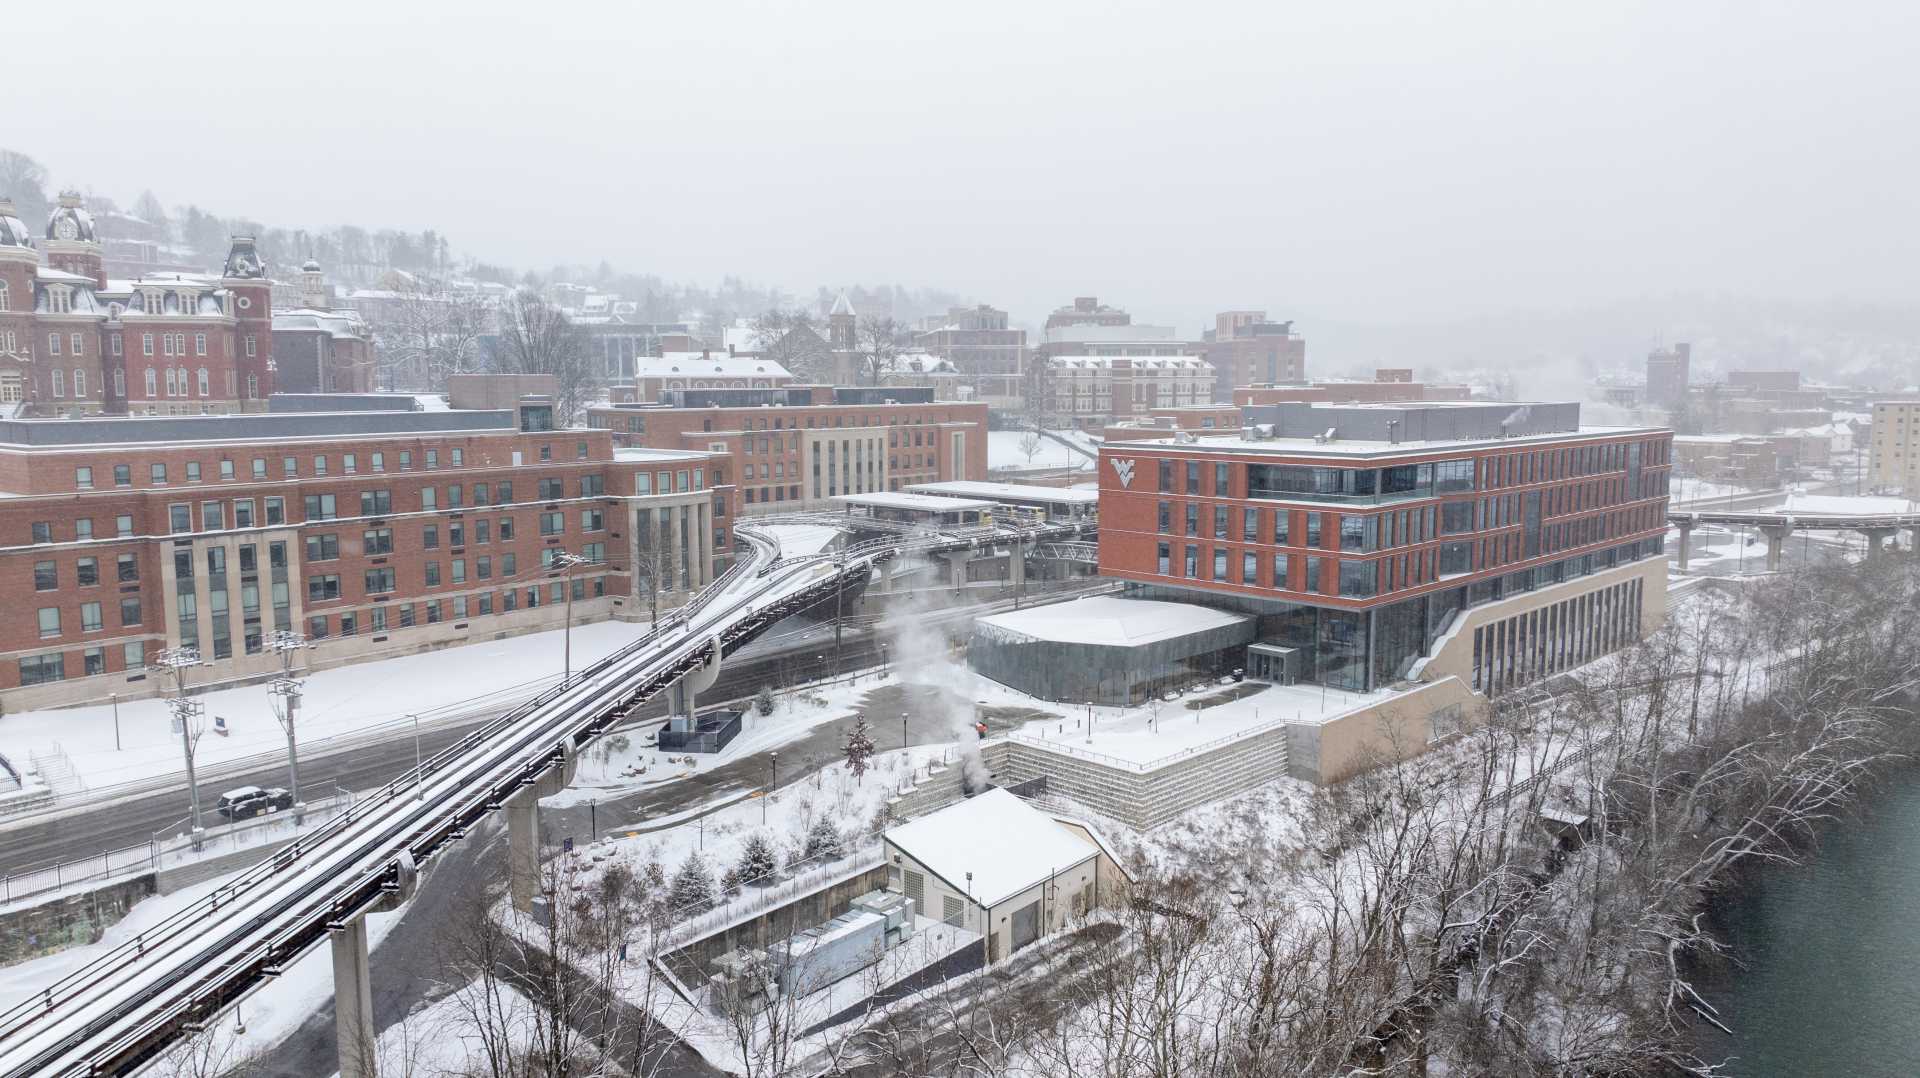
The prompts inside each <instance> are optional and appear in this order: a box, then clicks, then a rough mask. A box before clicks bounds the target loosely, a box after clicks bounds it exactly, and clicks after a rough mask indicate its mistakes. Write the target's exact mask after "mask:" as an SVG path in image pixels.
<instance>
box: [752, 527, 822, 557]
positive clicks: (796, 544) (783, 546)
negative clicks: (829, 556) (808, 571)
mask: <svg viewBox="0 0 1920 1078" xmlns="http://www.w3.org/2000/svg"><path fill="white" fill-rule="evenodd" d="M759 530H760V531H763V532H766V533H768V534H769V535H771V536H772V537H773V539H774V541H775V542H777V543H779V544H780V556H781V557H783V558H797V557H800V556H802V555H805V554H818V553H819V552H820V551H822V550H825V549H827V547H828V546H830V545H831V544H832V543H833V541H834V540H835V539H838V538H839V537H840V536H841V534H842V532H841V531H840V529H839V528H835V527H832V526H830V525H826V524H775V525H772V526H770V527H762V528H760V529H759Z"/></svg>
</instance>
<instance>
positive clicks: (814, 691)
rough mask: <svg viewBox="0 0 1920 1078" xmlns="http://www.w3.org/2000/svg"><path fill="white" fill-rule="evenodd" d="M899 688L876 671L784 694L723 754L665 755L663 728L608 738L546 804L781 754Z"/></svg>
mask: <svg viewBox="0 0 1920 1078" xmlns="http://www.w3.org/2000/svg"><path fill="white" fill-rule="evenodd" d="M897 683H898V682H897V680H896V679H895V678H894V677H892V676H883V675H881V674H880V673H879V672H877V671H875V672H872V673H868V674H856V675H854V676H853V677H851V678H848V679H846V680H842V681H835V682H833V683H831V684H823V685H815V686H810V687H804V688H801V689H798V690H796V691H793V692H789V693H783V694H781V695H779V696H776V697H775V698H774V704H773V714H771V715H761V714H760V713H759V711H758V710H757V709H755V708H748V709H747V713H746V715H745V716H743V717H742V719H741V723H740V734H739V736H738V737H735V738H734V739H733V742H732V743H731V744H729V745H728V746H727V747H726V749H725V750H724V751H722V752H718V753H698V752H695V753H666V752H662V751H660V750H659V749H656V748H654V747H653V746H652V744H651V741H652V736H653V735H654V733H655V731H656V730H657V729H658V727H657V726H655V727H646V728H643V730H641V731H638V732H635V733H628V734H619V735H615V736H613V737H609V738H604V739H602V740H601V741H600V742H599V743H598V744H597V745H595V746H594V747H593V748H591V749H589V750H588V751H587V753H586V755H585V756H584V757H582V758H581V760H580V764H579V769H578V770H577V771H576V772H575V774H574V780H573V785H571V786H569V787H568V788H567V789H565V790H563V791H561V792H560V793H559V794H557V795H555V796H553V797H550V798H546V799H545V800H544V801H543V803H544V804H548V805H583V804H585V803H586V802H587V801H588V800H590V799H605V798H608V797H615V796H618V795H620V794H622V793H626V792H630V791H633V790H637V789H640V788H642V787H646V786H654V785H658V784H660V783H663V782H672V781H674V780H675V779H680V778H685V777H687V776H690V775H694V774H697V773H699V772H702V771H711V770H713V769H714V768H716V767H719V766H721V765H723V764H729V763H732V762H733V761H735V760H738V759H740V758H742V757H745V756H752V755H755V754H758V753H762V752H766V751H768V750H769V749H777V748H779V747H780V746H782V745H784V744H787V743H788V742H790V741H795V740H798V739H800V738H802V737H805V736H806V735H807V733H808V732H809V731H811V730H812V729H813V728H814V727H816V726H819V725H820V724H822V723H828V722H833V721H836V720H839V721H850V720H851V718H852V716H853V714H854V713H855V711H856V710H858V707H859V704H860V701H861V699H862V698H864V697H865V696H866V695H867V693H869V692H872V691H873V690H874V689H877V688H880V687H882V686H884V685H892V684H897ZM664 722H665V720H664V719H663V720H661V723H662V724H664Z"/></svg>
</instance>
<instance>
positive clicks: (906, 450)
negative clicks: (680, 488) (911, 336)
mask: <svg viewBox="0 0 1920 1078" xmlns="http://www.w3.org/2000/svg"><path fill="white" fill-rule="evenodd" d="M663 397H664V398H665V399H663V400H661V401H659V402H657V403H653V404H607V405H596V406H594V407H591V408H588V409H587V425H588V426H589V427H593V428H597V429H601V430H608V431H611V432H612V435H613V444H614V445H616V446H635V447H648V448H654V449H665V450H684V451H693V452H702V453H710V454H713V455H715V456H718V457H723V458H724V459H725V460H726V461H727V462H728V471H727V474H728V475H730V476H733V477H736V478H735V479H734V480H733V481H734V482H735V483H736V485H738V487H739V488H740V491H741V495H742V499H741V510H742V511H743V512H746V513H756V512H792V511H799V510H803V509H813V508H820V507H823V506H825V505H826V504H827V499H829V498H831V497H833V496H834V495H836V494H863V493H870V492H873V491H882V490H900V489H901V488H903V487H905V486H908V485H911V484H914V483H933V482H940V481H944V480H955V479H985V478H986V475H987V405H986V404H985V403H983V402H978V401H970V402H962V401H936V400H934V399H933V391H932V390H930V389H924V388H914V387H905V386H901V387H892V386H880V387H867V386H859V387H844V386H843V387H840V388H834V387H830V386H789V387H787V388H785V389H765V390H757V389H748V390H740V389H708V390H691V389H689V390H667V391H665V392H664V394H663Z"/></svg>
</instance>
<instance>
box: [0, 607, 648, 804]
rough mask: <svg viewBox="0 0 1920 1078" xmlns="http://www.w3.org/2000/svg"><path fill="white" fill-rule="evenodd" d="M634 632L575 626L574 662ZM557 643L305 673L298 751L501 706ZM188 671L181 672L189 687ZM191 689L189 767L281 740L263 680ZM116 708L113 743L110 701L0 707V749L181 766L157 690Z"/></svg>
mask: <svg viewBox="0 0 1920 1078" xmlns="http://www.w3.org/2000/svg"><path fill="white" fill-rule="evenodd" d="M646 631H647V630H646V626H645V625H639V624H630V623H626V622H617V621H602V622H595V623H592V624H587V625H577V626H575V627H574V630H573V664H574V668H575V669H579V668H581V667H584V666H587V665H589V664H591V663H593V662H595V661H597V660H599V659H601V658H604V657H606V656H607V655H610V654H612V653H613V652H614V651H617V650H618V649H619V648H621V647H622V646H624V645H626V644H628V643H631V642H632V641H633V640H634V639H636V638H637V637H639V636H642V635H644V634H645V633H646ZM563 651H564V634H563V633H562V632H560V631H558V630H555V631H552V632H543V633H528V634H526V635H523V636H515V637H510V638H508V639H506V640H487V641H478V642H475V643H472V644H468V645H465V646H463V647H457V648H447V649H444V650H441V651H434V652H427V653H425V654H420V655H404V656H398V657H395V658H392V659H382V660H379V661H376V662H368V663H360V664H358V665H354V666H344V667H336V668H334V669H331V670H322V671H320V672H318V673H314V674H310V675H307V676H306V678H305V682H306V686H305V689H304V691H303V696H302V701H301V706H300V713H299V733H300V745H301V751H302V752H303V753H306V752H314V751H319V750H320V743H321V742H322V741H324V740H326V739H329V738H338V737H343V736H347V735H365V734H369V733H373V732H375V731H394V730H398V729H400V728H402V727H409V726H411V725H412V721H413V720H412V718H411V717H410V716H412V715H414V714H417V715H419V716H420V721H421V722H422V723H427V722H431V721H433V720H435V719H441V718H448V717H453V716H459V715H465V714H470V713H474V712H483V711H496V712H497V711H504V710H507V709H508V708H510V707H512V706H513V705H515V704H517V703H519V702H520V701H522V700H524V699H526V698H527V697H530V696H532V695H533V694H535V693H537V692H538V691H539V690H541V689H543V688H545V687H546V686H548V685H550V684H552V683H553V682H555V681H557V680H558V679H559V674H560V667H561V663H562V657H563ZM192 682H193V677H192V675H191V674H189V675H188V684H189V686H191V684H192ZM197 698H198V699H199V700H200V701H201V702H202V703H203V704H204V705H205V706H206V716H207V718H206V721H207V725H208V727H209V729H208V731H207V733H206V734H205V735H204V736H202V737H201V739H200V743H199V747H198V748H197V750H196V752H195V756H194V761H195V764H196V766H205V765H207V764H210V763H219V762H222V761H226V760H235V759H240V758H242V757H247V756H253V755H256V754H259V753H274V752H282V753H283V752H284V751H285V749H286V744H287V739H286V734H285V733H283V732H282V730H281V728H280V723H279V722H278V721H277V720H276V719H275V718H274V715H273V703H274V698H273V697H272V696H271V695H269V694H268V692H267V686H266V685H265V684H264V683H262V684H256V685H245V686H240V687H237V688H231V689H217V690H214V691H212V692H208V693H205V694H202V695H200V696H198V697H197ZM119 715H120V719H119V729H120V739H121V744H122V746H123V747H122V748H121V749H119V750H116V749H115V748H114V708H113V707H112V706H111V705H107V704H100V705H92V706H87V707H74V708H59V709H48V710H43V711H23V712H19V713H17V714H12V715H6V716H3V717H0V754H5V755H6V756H7V757H8V759H11V760H14V761H16V762H17V764H22V765H24V764H25V763H26V762H27V761H28V760H29V758H30V754H31V753H32V752H33V751H35V750H38V751H41V752H46V751H48V750H50V749H52V748H53V747H55V746H58V747H59V748H61V749H63V750H65V752H66V754H67V756H68V757H69V758H71V759H72V761H73V766H74V769H75V771H77V772H78V773H79V776H80V778H81V780H82V781H83V782H85V783H86V785H87V787H88V788H89V789H91V790H99V789H101V788H103V787H110V786H113V785H115V784H117V783H122V782H128V781H132V780H146V779H153V778H157V777H161V776H165V775H169V774H173V773H176V772H181V771H184V770H185V768H184V765H183V763H182V760H181V751H180V737H179V735H178V734H175V733H174V732H173V731H172V728H171V717H170V715H169V713H168V710H167V703H166V701H165V700H161V699H148V700H127V701H122V702H121V703H120V706H119ZM214 716H221V717H223V718H225V719H226V720H227V727H228V728H229V729H230V730H231V731H232V732H231V733H230V734H229V735H228V736H225V737H221V736H219V735H217V734H214V733H213V732H212V730H211V727H212V723H213V718H214Z"/></svg>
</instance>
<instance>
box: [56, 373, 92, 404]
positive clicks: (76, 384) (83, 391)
mask: <svg viewBox="0 0 1920 1078" xmlns="http://www.w3.org/2000/svg"><path fill="white" fill-rule="evenodd" d="M55 373H58V372H55ZM86 395H87V372H86V371H83V370H81V369H79V368H78V367H75V368H74V371H73V399H74V400H79V399H81V398H82V397H85V396H86Z"/></svg>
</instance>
